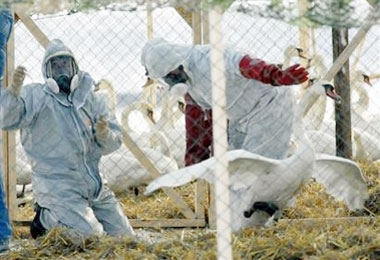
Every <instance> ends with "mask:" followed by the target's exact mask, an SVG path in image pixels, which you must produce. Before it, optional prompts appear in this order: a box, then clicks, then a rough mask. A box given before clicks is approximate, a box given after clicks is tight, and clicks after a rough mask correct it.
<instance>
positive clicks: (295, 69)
mask: <svg viewBox="0 0 380 260" xmlns="http://www.w3.org/2000/svg"><path fill="white" fill-rule="evenodd" d="M308 75H309V73H308V72H307V70H306V69H305V68H304V67H300V64H294V65H293V66H290V67H289V68H287V69H286V70H279V71H277V72H275V73H273V75H272V80H273V82H274V83H275V84H274V85H275V86H276V85H295V84H301V83H303V82H305V81H306V80H307V79H308V77H307V76H308Z"/></svg>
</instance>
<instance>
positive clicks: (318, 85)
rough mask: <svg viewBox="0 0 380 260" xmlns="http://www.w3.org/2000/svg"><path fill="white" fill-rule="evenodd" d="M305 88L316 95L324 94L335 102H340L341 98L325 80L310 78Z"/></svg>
mask: <svg viewBox="0 0 380 260" xmlns="http://www.w3.org/2000/svg"><path fill="white" fill-rule="evenodd" d="M306 89H308V90H307V91H309V92H311V93H312V94H313V95H316V96H323V95H326V96H328V97H329V98H331V99H333V100H334V101H335V102H336V103H337V104H340V103H341V102H342V98H341V97H340V96H339V95H338V94H337V93H336V92H335V88H334V86H333V85H332V84H331V83H330V82H328V81H327V80H321V79H320V80H318V79H316V78H310V80H309V82H308V84H307V86H306Z"/></svg>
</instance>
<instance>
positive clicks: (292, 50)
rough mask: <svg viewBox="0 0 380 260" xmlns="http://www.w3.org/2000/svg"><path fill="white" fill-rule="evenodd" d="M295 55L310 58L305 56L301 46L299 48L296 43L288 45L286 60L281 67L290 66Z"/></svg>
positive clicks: (285, 54)
mask: <svg viewBox="0 0 380 260" xmlns="http://www.w3.org/2000/svg"><path fill="white" fill-rule="evenodd" d="M293 57H299V58H303V59H308V58H307V57H305V56H304V54H303V50H302V49H301V48H297V47H296V46H294V45H289V46H288V47H286V48H285V51H284V61H283V63H282V65H281V66H280V67H281V68H282V69H286V68H288V67H289V66H290V62H291V59H292V58H293Z"/></svg>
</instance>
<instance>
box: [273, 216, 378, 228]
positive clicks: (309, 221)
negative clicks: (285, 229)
mask: <svg viewBox="0 0 380 260" xmlns="http://www.w3.org/2000/svg"><path fill="white" fill-rule="evenodd" d="M363 221H368V222H372V223H374V222H376V221H380V217H336V218H301V219H280V220H279V221H278V222H279V223H281V224H282V223H285V224H286V225H291V224H294V225H298V224H304V225H311V226H312V225H316V224H320V223H326V224H339V223H342V222H350V223H353V224H354V223H355V222H363Z"/></svg>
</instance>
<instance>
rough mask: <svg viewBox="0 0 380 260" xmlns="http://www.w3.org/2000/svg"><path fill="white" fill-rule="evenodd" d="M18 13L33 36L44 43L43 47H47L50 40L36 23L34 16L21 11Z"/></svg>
mask: <svg viewBox="0 0 380 260" xmlns="http://www.w3.org/2000/svg"><path fill="white" fill-rule="evenodd" d="M16 15H17V17H18V18H19V19H20V20H21V21H22V22H23V23H24V25H25V27H26V28H27V29H28V30H29V31H30V32H31V34H32V35H33V37H34V38H35V39H36V40H37V41H38V42H39V43H40V44H41V45H42V47H44V48H45V49H46V48H47V46H48V44H49V42H50V40H49V38H48V37H47V36H46V35H45V34H44V33H43V32H42V31H41V29H40V28H39V27H38V26H37V25H36V24H35V22H34V21H33V20H32V18H30V16H29V15H27V14H24V13H20V12H18V13H16Z"/></svg>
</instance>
